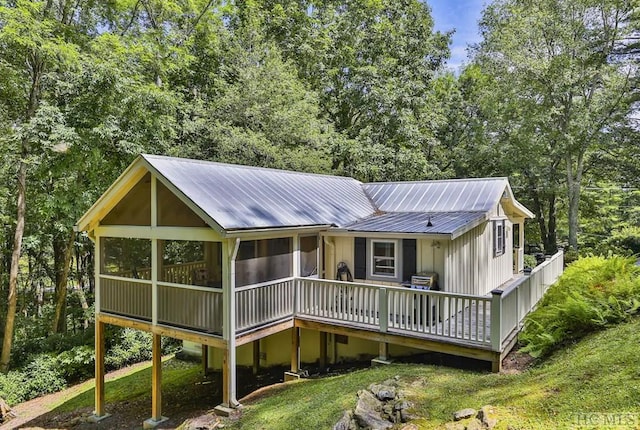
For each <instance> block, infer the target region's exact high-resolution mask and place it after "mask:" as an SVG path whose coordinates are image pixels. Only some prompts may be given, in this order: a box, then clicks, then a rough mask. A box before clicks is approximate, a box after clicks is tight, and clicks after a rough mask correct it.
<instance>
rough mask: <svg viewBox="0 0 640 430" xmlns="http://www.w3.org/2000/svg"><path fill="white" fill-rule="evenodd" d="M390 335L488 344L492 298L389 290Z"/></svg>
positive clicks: (405, 289) (399, 289)
mask: <svg viewBox="0 0 640 430" xmlns="http://www.w3.org/2000/svg"><path fill="white" fill-rule="evenodd" d="M387 298H388V303H389V305H388V313H389V323H388V331H390V332H398V333H403V334H407V333H410V334H418V335H429V336H436V337H442V338H448V339H460V340H465V341H468V343H476V342H477V343H482V344H489V342H490V338H489V325H490V313H491V298H489V297H474V296H468V295H464V294H455V293H445V292H440V291H423V290H413V289H407V288H396V287H393V288H387Z"/></svg>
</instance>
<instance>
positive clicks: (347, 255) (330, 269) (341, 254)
mask: <svg viewBox="0 0 640 430" xmlns="http://www.w3.org/2000/svg"><path fill="white" fill-rule="evenodd" d="M329 240H331V241H332V242H333V246H334V252H335V254H334V256H335V259H332V258H331V255H330V254H331V249H330V248H329V247H326V248H325V250H326V253H327V255H326V258H325V264H326V265H327V266H326V277H327V279H336V268H337V266H338V263H340V262H341V261H343V262H345V263H347V266H349V270H351V274H353V273H354V267H355V266H354V264H353V263H354V260H353V257H354V239H353V237H348V236H335V237H331V238H329ZM332 260H333V261H332Z"/></svg>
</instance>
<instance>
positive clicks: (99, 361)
mask: <svg viewBox="0 0 640 430" xmlns="http://www.w3.org/2000/svg"><path fill="white" fill-rule="evenodd" d="M99 318H100V316H99V315H98V316H97V318H96V329H95V330H96V334H95V337H96V345H95V346H96V389H95V410H94V411H93V415H92V416H91V418H90V421H92V422H94V423H95V422H98V421H102V420H103V419H105V418H107V417H109V416H110V414H106V413H105V412H104V323H103V322H101V321H100V319H99Z"/></svg>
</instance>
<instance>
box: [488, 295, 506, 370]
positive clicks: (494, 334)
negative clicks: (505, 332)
mask: <svg viewBox="0 0 640 430" xmlns="http://www.w3.org/2000/svg"><path fill="white" fill-rule="evenodd" d="M502 293H503V291H502V290H499V289H495V290H493V291H491V350H492V351H494V352H496V353H497V354H496V357H497V358H494V360H493V361H494V366H493V368H494V371H495V369H496V367H497V368H498V371H499V368H500V364H498V365H497V366H496V363H495V361H496V360H498V361H500V355H501V352H502Z"/></svg>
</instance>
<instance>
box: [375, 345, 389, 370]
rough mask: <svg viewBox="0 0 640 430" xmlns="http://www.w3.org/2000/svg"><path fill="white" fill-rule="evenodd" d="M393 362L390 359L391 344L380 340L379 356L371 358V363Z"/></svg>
mask: <svg viewBox="0 0 640 430" xmlns="http://www.w3.org/2000/svg"><path fill="white" fill-rule="evenodd" d="M391 362H392V360H389V344H388V343H386V342H380V343H379V344H378V358H374V359H373V360H371V365H372V366H376V365H379V364H391Z"/></svg>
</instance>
